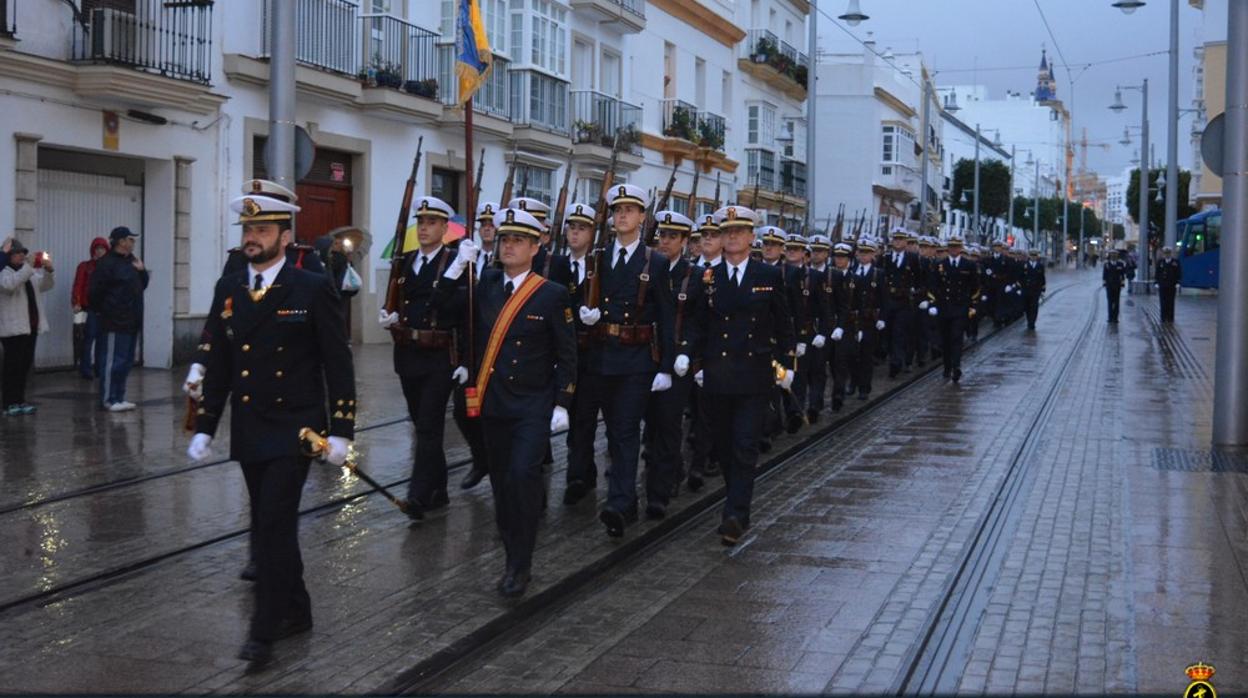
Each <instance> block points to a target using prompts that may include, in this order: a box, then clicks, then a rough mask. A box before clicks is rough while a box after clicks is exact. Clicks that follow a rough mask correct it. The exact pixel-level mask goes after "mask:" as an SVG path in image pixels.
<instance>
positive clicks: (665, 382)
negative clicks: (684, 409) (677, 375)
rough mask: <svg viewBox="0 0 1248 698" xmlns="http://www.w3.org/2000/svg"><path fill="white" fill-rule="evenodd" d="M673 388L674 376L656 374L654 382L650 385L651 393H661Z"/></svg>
mask: <svg viewBox="0 0 1248 698" xmlns="http://www.w3.org/2000/svg"><path fill="white" fill-rule="evenodd" d="M671 387H672V374H670V373H656V374H654V380H653V381H651V383H650V392H652V393H661V392H663V391H664V390H669V389H671Z"/></svg>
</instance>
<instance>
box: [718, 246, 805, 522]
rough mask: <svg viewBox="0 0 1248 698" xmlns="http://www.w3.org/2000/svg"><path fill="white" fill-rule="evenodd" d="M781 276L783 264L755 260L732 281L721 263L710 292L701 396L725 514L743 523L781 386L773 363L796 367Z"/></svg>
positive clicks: (748, 513)
mask: <svg viewBox="0 0 1248 698" xmlns="http://www.w3.org/2000/svg"><path fill="white" fill-rule="evenodd" d="M783 281H784V276H783V272H782V270H781V269H777V268H775V267H771V266H768V265H766V264H763V263H761V262H755V261H750V262H748V263H747V264H746V268H745V274H744V277H743V278H742V279H741V280H740V284H739V285H738V284H733V282H732V281H731V278H730V275H729V271H728V265H727V264H722V265H719V266H717V267H715V269H714V271H713V278H712V281H711V285H710V286H709V287H708V290H707V293H706V296H705V297H706V301H705V310H706V314H705V316H704V317H705V318H706V320H705V327H704V329H703V331H702V332H701V336H702V337H704V338H705V348H704V351H703V372H704V382H703V388H704V389H703V391H702V395H701V397H702V398H704V399H703V402H705V403H706V409H707V415H708V416H709V418H710V424H711V428H712V429H713V431H714V434H715V438H714V439H713V444H714V446H713V447H714V452H715V454H716V455H717V456H718V459H719V463H720V466H721V468H722V470H723V473H724V484H725V485H726V486H727V498H726V500H725V503H724V510H723V518H725V519H727V518H729V517H734V518H736V519H738V520H739V521H740V522H741V524H742V525H743V526H748V525H749V521H750V504H751V501H752V498H753V495H754V470H755V467H756V465H757V463H758V452H759V450H758V447H759V442H760V440H761V439H762V437H763V434H762V427H763V417H764V414H765V411H766V409H767V398H768V396H770V395H771V394H773V393H774V390H775V373H774V370H773V369H772V364H771V362H772V361H773V360H776V361H780V363H781V365H783V366H784V367H785V368H787V369H792V368H793V359H794V356H793V347H794V345H795V341H794V340H795V336H794V331H793V321H792V319H791V318H790V315H789V304H788V297H787V294H786V293H785V292H784V290H783Z"/></svg>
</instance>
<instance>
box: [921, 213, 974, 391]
mask: <svg viewBox="0 0 1248 698" xmlns="http://www.w3.org/2000/svg"><path fill="white" fill-rule="evenodd" d="M948 245H949V257H948V259H944V260H941V261H940V262H937V263H936V267H935V268H934V269H933V272H932V275H931V278H930V279H929V282H930V284H931V285H930V287H929V288H928V300H929V301H930V305H929V306H928V309H927V312H928V314H929V315H931V316H932V317H935V318H936V320H937V322H938V323H939V324H940V339H941V344H942V347H941V354H942V356H943V358H944V362H945V373H944V376H945V378H946V379H952V380H953V382H954V383H957V382H959V381H961V380H962V335H964V334H965V333H966V322H967V320H969V319H970V318H971V317H972V316H974V314H975V301H976V300H977V299H978V297H979V295H980V288H979V268H978V267H977V266H976V265H975V263H974V262H972V261H971V260H969V259H967V258H966V257H964V256H963V255H962V238H960V237H958V236H956V235H955V236H953V237H950V238H949V240H948Z"/></svg>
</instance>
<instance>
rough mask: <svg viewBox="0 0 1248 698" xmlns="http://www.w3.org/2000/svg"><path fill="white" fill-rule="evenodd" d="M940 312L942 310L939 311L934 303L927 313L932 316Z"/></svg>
mask: <svg viewBox="0 0 1248 698" xmlns="http://www.w3.org/2000/svg"><path fill="white" fill-rule="evenodd" d="M939 312H940V311H938V310H937V309H936V306H934V305H933V306H932V307H930V308H928V309H927V314H928V315H931V316H932V317H936V315H937V314H938V313H939Z"/></svg>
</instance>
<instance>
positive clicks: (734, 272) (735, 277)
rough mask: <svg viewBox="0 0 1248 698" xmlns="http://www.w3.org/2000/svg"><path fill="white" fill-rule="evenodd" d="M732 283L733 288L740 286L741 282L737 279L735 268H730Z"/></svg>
mask: <svg viewBox="0 0 1248 698" xmlns="http://www.w3.org/2000/svg"><path fill="white" fill-rule="evenodd" d="M732 283H733V285H734V286H740V285H741V280H740V279H739V278H737V267H733V268H732Z"/></svg>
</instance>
